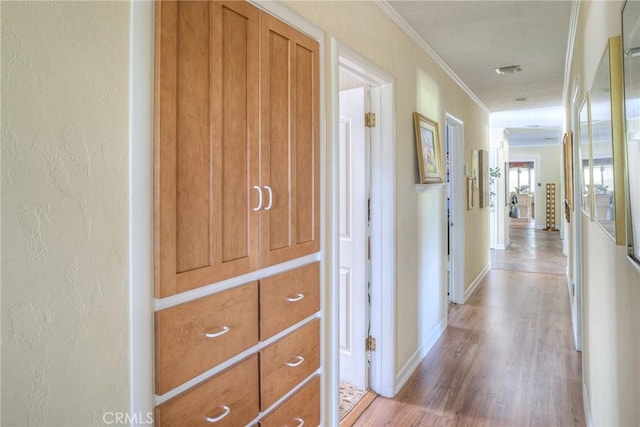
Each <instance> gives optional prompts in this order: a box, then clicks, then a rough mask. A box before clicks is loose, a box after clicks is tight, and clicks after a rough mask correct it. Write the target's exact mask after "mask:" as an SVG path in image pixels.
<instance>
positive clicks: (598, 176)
mask: <svg viewBox="0 0 640 427" xmlns="http://www.w3.org/2000/svg"><path fill="white" fill-rule="evenodd" d="M590 116H591V183H592V186H591V197H592V206H591V207H592V217H593V219H595V221H596V222H597V223H598V224H600V226H601V227H602V228H603V229H604V230H605V231H606V232H607V234H609V236H611V237H612V238H613V240H615V241H616V243H617V244H624V242H625V240H626V236H625V230H624V225H625V223H624V217H625V211H624V210H625V201H624V146H623V133H622V47H621V39H620V37H611V38H610V39H609V40H608V42H607V46H606V47H605V50H604V53H603V55H602V58H601V59H600V64H599V65H598V69H597V71H596V75H595V77H594V81H593V85H592V86H591V92H590ZM616 196H620V197H616Z"/></svg>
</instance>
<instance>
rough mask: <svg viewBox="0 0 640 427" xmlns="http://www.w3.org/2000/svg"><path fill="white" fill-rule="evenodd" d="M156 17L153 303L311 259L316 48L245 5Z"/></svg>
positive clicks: (316, 223) (194, 4) (187, 4)
mask: <svg viewBox="0 0 640 427" xmlns="http://www.w3.org/2000/svg"><path fill="white" fill-rule="evenodd" d="M156 9H157V17H156V33H157V40H158V43H157V47H156V127H155V128H156V158H155V183H156V201H155V208H156V209H155V215H156V217H155V220H156V228H155V236H156V256H157V258H156V259H157V261H158V262H157V263H156V297H158V298H163V297H167V296H170V295H174V294H176V293H180V292H184V291H187V290H191V289H194V288H197V287H200V286H203V285H208V284H211V283H215V282H217V281H220V280H222V279H227V278H230V277H235V276H238V275H241V274H244V273H248V272H251V271H255V270H258V269H260V268H262V267H267V266H271V265H274V264H278V263H281V262H284V261H287V260H290V259H294V258H297V257H300V256H302V255H306V254H310V253H313V252H317V251H318V250H319V248H320V236H319V235H320V188H319V185H320V182H319V176H320V175H319V166H320V162H319V160H320V158H319V153H320V151H319V101H318V96H319V94H318V91H319V77H318V72H319V67H318V61H319V57H318V43H317V42H316V41H315V40H313V39H311V38H310V37H308V36H306V35H304V34H303V33H301V32H300V31H298V30H296V29H294V28H292V27H290V26H289V25H287V24H285V23H283V22H281V21H279V20H277V19H276V18H274V17H272V16H270V15H269V14H267V13H265V12H262V11H260V10H258V9H257V8H256V7H254V6H252V5H250V4H248V3H245V2H238V1H231V2H207V1H180V2H172V1H166V2H164V1H163V2H158V3H157V4H156Z"/></svg>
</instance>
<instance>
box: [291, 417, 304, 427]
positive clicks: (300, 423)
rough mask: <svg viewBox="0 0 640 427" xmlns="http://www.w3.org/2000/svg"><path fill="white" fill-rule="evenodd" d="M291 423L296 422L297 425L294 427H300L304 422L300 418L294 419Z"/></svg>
mask: <svg viewBox="0 0 640 427" xmlns="http://www.w3.org/2000/svg"><path fill="white" fill-rule="evenodd" d="M293 421H295V422H297V423H298V425H297V426H296V427H302V426H303V425H304V420H303V419H302V418H300V417H295V418H294V419H293Z"/></svg>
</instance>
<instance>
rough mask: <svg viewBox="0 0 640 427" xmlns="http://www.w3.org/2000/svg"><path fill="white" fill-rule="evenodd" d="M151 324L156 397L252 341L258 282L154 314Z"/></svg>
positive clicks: (255, 337) (254, 339) (255, 339)
mask: <svg viewBox="0 0 640 427" xmlns="http://www.w3.org/2000/svg"><path fill="white" fill-rule="evenodd" d="M155 325H156V327H155V329H156V331H155V335H156V337H155V347H156V393H158V394H162V393H166V392H167V391H169V390H171V389H173V388H175V387H177V386H179V385H180V384H182V383H184V382H185V381H187V380H190V379H191V378H193V377H195V376H197V375H199V374H201V373H203V372H205V371H207V370H208V369H211V368H213V367H214V366H216V365H217V364H219V363H221V362H223V361H225V360H226V359H228V358H230V357H231V356H234V355H236V354H238V353H241V352H242V351H244V350H247V349H248V348H250V347H252V346H254V345H256V344H257V343H258V283H257V282H253V283H250V284H247V285H244V286H240V287H237V288H234V289H231V290H228V291H225V292H221V293H218V294H214V295H211V296H208V297H204V298H200V299H197V300H195V301H190V302H187V303H184V304H180V305H178V306H175V307H171V308H168V309H166V310H161V311H157V312H156V314H155Z"/></svg>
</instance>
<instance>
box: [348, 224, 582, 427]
mask: <svg viewBox="0 0 640 427" xmlns="http://www.w3.org/2000/svg"><path fill="white" fill-rule="evenodd" d="M511 232H512V233H511V236H512V244H511V246H510V247H509V248H508V249H507V250H506V251H492V265H493V268H492V270H491V271H490V272H489V274H488V275H487V277H486V278H485V279H484V280H483V283H482V284H481V285H480V287H479V288H478V290H477V292H476V293H475V294H474V295H473V296H472V297H471V298H470V299H469V301H468V302H467V303H466V304H465V305H455V304H454V305H452V306H451V309H450V311H449V326H448V328H447V330H446V331H445V333H444V334H443V335H442V337H441V338H440V340H439V341H438V342H437V343H436V344H435V346H434V347H433V349H432V350H431V351H430V352H429V354H428V355H427V356H426V358H425V359H424V360H423V361H422V363H421V364H420V365H419V367H418V369H417V370H416V372H415V373H414V374H413V376H412V377H411V378H410V379H409V381H408V382H407V384H406V385H405V386H404V388H403V389H402V390H401V391H400V393H398V395H397V396H396V398H395V399H384V398H377V399H376V400H375V401H374V402H373V403H372V404H371V406H370V407H369V409H368V410H367V411H365V413H364V414H363V415H362V416H361V417H360V419H359V420H358V422H357V423H356V424H355V425H356V426H363V427H364V426H382V425H389V426H452V425H456V426H457V425H465V426H466V425H469V426H471V425H473V426H498V425H502V426H523V425H539V426H569V425H578V426H583V425H585V420H584V409H583V404H582V381H581V354H580V353H579V352H576V351H575V349H574V344H573V336H572V328H571V313H570V307H569V299H568V295H567V292H568V291H567V286H566V279H565V275H564V269H565V258H564V257H563V256H562V252H561V241H560V238H559V233H556V232H552V233H550V232H545V231H539V230H533V229H512V230H511ZM494 252H495V253H494Z"/></svg>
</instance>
